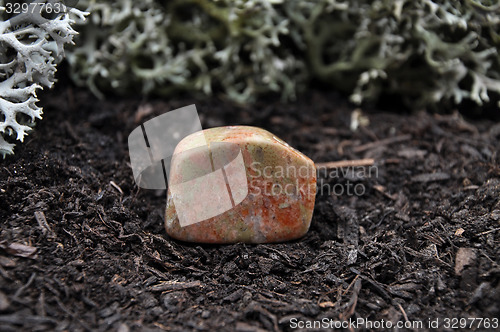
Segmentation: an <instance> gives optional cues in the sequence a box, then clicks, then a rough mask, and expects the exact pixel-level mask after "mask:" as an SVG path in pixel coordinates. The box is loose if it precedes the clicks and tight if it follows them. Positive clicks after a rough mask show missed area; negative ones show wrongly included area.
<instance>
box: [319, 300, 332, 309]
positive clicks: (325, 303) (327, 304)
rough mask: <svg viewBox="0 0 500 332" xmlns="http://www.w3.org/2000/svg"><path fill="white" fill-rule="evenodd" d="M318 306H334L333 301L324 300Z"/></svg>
mask: <svg viewBox="0 0 500 332" xmlns="http://www.w3.org/2000/svg"><path fill="white" fill-rule="evenodd" d="M319 306H320V308H333V307H335V303H333V302H332V301H325V302H321V303H320V304H319Z"/></svg>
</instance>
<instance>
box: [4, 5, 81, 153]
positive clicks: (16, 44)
mask: <svg viewBox="0 0 500 332" xmlns="http://www.w3.org/2000/svg"><path fill="white" fill-rule="evenodd" d="M58 2H59V1H50V3H51V4H52V5H54V4H55V3H58ZM46 3H48V1H41V0H38V1H33V2H32V4H31V5H30V7H29V9H28V10H24V9H21V12H22V13H20V14H17V15H15V16H13V17H8V16H9V14H11V13H10V12H11V9H12V7H8V6H6V3H5V1H4V0H0V154H1V155H2V156H3V157H4V158H5V155H7V154H12V153H13V148H14V146H15V144H13V143H11V142H9V140H10V141H13V140H16V139H17V140H19V141H21V142H23V140H24V137H25V136H26V134H27V133H28V132H29V131H30V130H31V129H32V127H33V125H34V123H35V120H36V119H41V118H42V109H41V108H40V107H38V106H37V105H36V102H37V101H38V99H37V96H36V93H37V90H38V89H43V87H48V88H50V87H52V85H53V84H54V82H55V78H54V75H55V72H56V65H57V63H59V62H60V61H61V60H62V59H63V57H64V46H65V45H66V44H72V43H73V37H74V35H76V34H77V32H76V31H75V30H73V29H72V27H71V25H72V24H74V23H76V22H77V21H78V22H83V21H84V20H85V15H87V14H88V13H86V12H82V11H80V10H78V9H75V8H65V10H61V11H60V12H59V13H58V14H57V15H55V17H54V18H50V19H47V18H45V17H44V15H46V12H45V9H44V7H43V4H46ZM33 6H34V7H33ZM37 6H38V7H37ZM59 8H63V7H59ZM10 16H12V15H10Z"/></svg>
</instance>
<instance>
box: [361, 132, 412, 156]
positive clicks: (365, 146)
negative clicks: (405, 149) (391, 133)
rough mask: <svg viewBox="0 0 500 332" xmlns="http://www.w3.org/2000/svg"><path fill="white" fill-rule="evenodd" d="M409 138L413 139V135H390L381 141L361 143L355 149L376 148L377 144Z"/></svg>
mask: <svg viewBox="0 0 500 332" xmlns="http://www.w3.org/2000/svg"><path fill="white" fill-rule="evenodd" d="M409 139H411V135H400V136H395V137H389V138H385V139H381V140H380V141H376V142H371V143H367V144H363V145H359V146H357V147H355V148H354V149H353V151H354V152H356V153H357V152H363V151H366V150H369V149H371V148H375V147H377V146H382V145H389V144H392V143H398V142H403V141H407V140H409Z"/></svg>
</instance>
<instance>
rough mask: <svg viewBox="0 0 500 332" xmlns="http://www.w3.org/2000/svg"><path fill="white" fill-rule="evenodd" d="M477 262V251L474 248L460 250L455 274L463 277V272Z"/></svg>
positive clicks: (457, 255)
mask: <svg viewBox="0 0 500 332" xmlns="http://www.w3.org/2000/svg"><path fill="white" fill-rule="evenodd" d="M475 261H476V249H474V248H459V249H458V251H457V254H456V256H455V274H456V275H457V276H459V275H462V271H463V270H464V268H465V267H466V266H468V265H472V264H473V263H474V262H475Z"/></svg>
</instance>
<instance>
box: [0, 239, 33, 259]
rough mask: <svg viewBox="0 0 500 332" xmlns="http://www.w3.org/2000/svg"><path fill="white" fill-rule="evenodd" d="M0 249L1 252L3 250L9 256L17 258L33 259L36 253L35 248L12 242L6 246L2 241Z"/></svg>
mask: <svg viewBox="0 0 500 332" xmlns="http://www.w3.org/2000/svg"><path fill="white" fill-rule="evenodd" d="M0 248H2V249H3V250H5V251H6V252H7V253H9V254H11V255H14V256H18V257H24V258H31V259H35V258H36V257H37V256H36V254H35V253H36V251H37V248H35V247H31V246H27V245H25V244H22V243H16V242H13V243H10V244H7V243H6V242H5V241H4V242H1V243H0Z"/></svg>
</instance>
